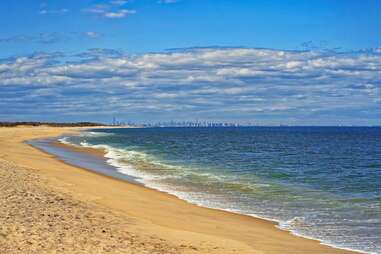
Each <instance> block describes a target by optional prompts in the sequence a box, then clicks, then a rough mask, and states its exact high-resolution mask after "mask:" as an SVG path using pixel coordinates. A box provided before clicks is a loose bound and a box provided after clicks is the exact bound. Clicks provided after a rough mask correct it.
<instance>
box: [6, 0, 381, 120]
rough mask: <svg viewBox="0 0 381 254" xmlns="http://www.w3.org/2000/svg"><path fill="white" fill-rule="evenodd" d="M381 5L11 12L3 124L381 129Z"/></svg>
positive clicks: (321, 1) (87, 0)
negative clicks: (216, 123)
mask: <svg viewBox="0 0 381 254" xmlns="http://www.w3.org/2000/svg"><path fill="white" fill-rule="evenodd" d="M380 13H381V1H379V0H373V1H371V0H305V1H302V0H283V1H280V0H279V1H276V0H273V1H271V0H261V1H257V0H103V1H100V0H99V1H95V0H81V1H79V0H65V1H63V0H50V1H38V0H34V1H31V0H18V1H1V2H0V25H1V26H0V121H24V120H28V121H29V120H34V121H97V122H105V123H107V122H110V121H112V118H113V117H117V119H119V120H120V121H133V122H158V121H169V120H177V121H184V120H188V121H195V120H205V121H228V122H239V123H252V124H258V125H279V124H288V125H381V118H380V115H381V96H380V95H381V91H380V88H381V15H380Z"/></svg>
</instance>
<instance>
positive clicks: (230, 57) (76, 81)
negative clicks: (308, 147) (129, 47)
mask: <svg viewBox="0 0 381 254" xmlns="http://www.w3.org/2000/svg"><path fill="white" fill-rule="evenodd" d="M77 57H78V60H77V61H73V60H72V59H71V61H70V62H65V61H64V58H62V57H61V56H60V55H35V56H30V57H19V58H14V59H4V60H2V61H0V92H1V91H2V90H3V91H5V90H6V89H11V88H12V89H16V90H17V87H22V89H25V87H28V89H30V90H32V91H34V89H45V88H46V89H47V88H49V94H51V93H52V92H54V91H55V93H56V94H57V100H58V102H56V103H60V102H61V104H60V105H61V106H62V107H65V105H64V101H66V100H67V99H68V97H67V96H70V99H71V98H78V100H80V98H83V97H84V98H90V97H91V98H92V97H94V96H95V97H96V98H97V100H100V101H109V100H110V99H111V98H112V100H113V103H112V107H114V108H110V107H111V106H104V105H103V104H102V103H100V105H99V108H98V111H99V113H100V114H101V113H102V112H103V113H105V112H109V111H110V110H119V111H122V112H126V113H133V112H135V110H137V108H139V109H141V108H144V112H145V114H148V113H150V114H156V115H157V114H158V113H160V110H163V111H165V112H171V110H172V112H177V113H178V112H180V111H182V110H183V111H184V112H185V111H186V110H191V111H192V112H193V113H197V114H198V115H200V116H204V117H208V116H211V115H213V114H214V115H216V116H217V115H221V116H229V115H230V114H234V116H237V114H238V115H239V116H240V117H242V118H245V119H247V118H250V117H258V116H266V117H272V116H273V115H274V114H280V112H282V114H283V115H282V116H281V117H288V116H291V115H292V116H293V117H310V118H311V119H313V118H314V117H316V116H317V115H319V114H320V115H321V117H323V116H324V115H327V114H328V115H333V114H336V115H337V118H338V119H339V118H340V116H341V115H340V114H341V112H344V111H345V110H347V108H350V109H351V112H352V114H353V115H356V116H357V117H365V118H366V117H368V116H366V115H361V114H362V113H361V112H369V110H370V109H373V111H374V112H380V110H381V107H380V106H379V105H378V101H379V97H380V95H381V94H380V87H381V75H380V74H381V54H380V53H379V52H377V51H376V50H373V51H366V52H349V53H345V52H344V53H343V52H342V53H334V52H331V53H327V52H313V51H282V50H267V49H250V48H226V49H224V48H201V49H184V50H177V51H170V52H161V53H147V54H142V55H127V54H123V53H121V52H116V51H114V50H106V49H93V50H90V51H88V52H85V53H83V54H79V55H78V56H77ZM20 89H21V88H20ZM20 91H22V90H20ZM20 93H21V92H20ZM0 94H1V93H0ZM3 94H4V93H3ZM25 96H27V95H25ZM0 97H1V95H0ZM21 97H22V95H18V96H17V98H16V97H15V98H14V100H15V101H16V100H17V101H19V100H20V98H21ZM7 100H9V98H7ZM28 100H30V99H28ZM33 100H34V101H33V103H35V104H39V103H42V102H40V101H39V100H38V99H37V97H36V98H34V99H33ZM85 101H86V99H85ZM15 103H16V102H15ZM126 105H128V106H126ZM145 105H146V106H147V107H145ZM180 105H181V107H180ZM86 106H88V105H83V106H81V105H79V106H78V107H79V108H78V110H81V109H80V108H81V107H86ZM365 109H366V110H365ZM68 110H69V109H68ZM70 110H71V108H70ZM224 112H225V113H224ZM230 116H231V115H230ZM277 117H279V115H278V116H277Z"/></svg>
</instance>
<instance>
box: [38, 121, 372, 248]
mask: <svg viewBox="0 0 381 254" xmlns="http://www.w3.org/2000/svg"><path fill="white" fill-rule="evenodd" d="M106 128H107V127H106ZM92 129H94V128H89V129H84V130H81V131H86V130H92ZM49 143H50V145H52V146H57V147H61V148H63V149H67V150H70V151H75V152H77V153H79V154H81V153H84V154H91V155H94V156H97V157H100V158H102V160H104V162H105V163H107V164H108V165H109V166H110V167H112V168H114V169H115V170H117V168H116V167H115V166H113V165H111V164H109V163H108V162H107V157H105V155H106V154H107V150H106V149H105V148H94V147H86V146H79V145H74V144H71V143H64V142H61V141H59V139H57V138H55V139H54V140H53V141H51V142H49ZM38 149H40V148H38ZM40 150H41V151H43V152H45V153H48V152H46V151H44V150H43V149H40ZM48 154H49V153H48ZM54 156H55V157H56V158H57V159H58V160H60V161H62V162H63V163H67V164H69V165H72V166H75V167H80V166H78V165H76V164H75V162H73V163H70V162H66V161H64V160H62V159H60V157H59V155H54ZM80 168H83V167H80ZM83 169H84V170H89V171H90V172H94V173H96V174H99V175H102V176H105V177H111V178H113V179H116V180H118V181H122V182H125V181H127V182H128V183H130V184H136V185H138V186H143V187H144V188H147V189H150V190H153V191H158V192H160V193H163V194H165V195H170V196H172V197H174V198H176V199H180V200H183V201H185V202H187V203H189V204H190V205H196V206H198V207H200V208H207V209H212V210H217V211H223V212H228V213H233V214H236V215H239V216H248V217H251V218H255V219H259V220H263V221H265V222H268V223H271V224H273V225H274V227H275V228H277V229H279V230H281V231H285V232H288V233H290V234H291V235H294V236H296V237H301V238H304V239H308V240H313V241H318V242H319V243H320V244H321V245H325V246H328V247H332V248H335V249H341V250H346V251H351V252H355V253H362V254H368V252H365V251H361V250H356V249H351V248H345V247H340V246H336V245H334V244H329V243H324V242H323V240H321V239H317V238H313V237H309V236H306V235H302V234H299V233H297V232H294V231H292V230H290V229H287V228H282V224H281V223H282V222H281V221H279V220H275V219H271V218H266V217H261V216H258V215H256V214H245V213H241V212H239V211H234V210H228V209H223V208H216V207H211V206H206V205H203V204H198V203H196V202H192V201H191V200H187V199H185V198H181V197H179V196H177V195H176V194H173V193H170V192H167V191H164V190H160V189H157V188H154V187H150V186H147V185H145V184H144V183H142V182H138V181H130V180H125V179H121V178H118V177H117V176H110V175H105V174H103V173H99V172H96V171H94V170H93V169H90V168H83ZM121 174H122V173H121ZM123 175H124V174H123Z"/></svg>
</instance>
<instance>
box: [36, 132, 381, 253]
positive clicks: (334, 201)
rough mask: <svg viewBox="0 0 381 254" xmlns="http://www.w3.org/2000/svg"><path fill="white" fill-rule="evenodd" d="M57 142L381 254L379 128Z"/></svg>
mask: <svg viewBox="0 0 381 254" xmlns="http://www.w3.org/2000/svg"><path fill="white" fill-rule="evenodd" d="M59 140H60V141H61V142H62V143H70V144H74V145H78V146H85V147H94V148H104V149H106V151H107V154H106V158H105V160H104V161H103V162H99V161H95V162H94V161H93V165H94V164H97V165H100V164H101V163H103V164H105V166H104V167H101V168H102V170H103V171H104V172H102V173H106V174H110V175H112V176H114V177H118V178H122V179H124V180H127V181H134V182H137V183H141V184H143V185H145V186H148V187H151V188H155V189H158V190H161V191H164V192H168V193H171V194H173V195H176V196H178V197H179V198H181V199H184V200H187V201H189V202H191V203H195V204H198V205H201V206H206V207H211V208H218V209H223V210H227V211H232V212H237V213H242V214H247V215H252V216H256V217H260V218H265V219H269V220H273V221H277V222H278V223H279V227H280V228H281V229H284V230H289V231H291V232H292V233H294V234H297V235H302V236H305V237H308V238H313V239H318V240H320V241H322V242H323V243H324V244H328V245H332V246H336V247H341V248H347V249H354V250H360V251H363V252H367V253H381V128H378V127H236V128H120V129H94V130H88V131H83V132H82V133H81V134H80V135H78V136H65V137H60V138H59ZM35 145H36V146H39V145H40V147H42V148H43V149H44V148H45V150H49V149H50V151H49V152H53V153H54V152H55V150H54V149H53V148H52V147H50V148H47V147H46V146H42V145H41V143H40V144H38V143H35ZM45 145H46V143H45ZM56 154H58V156H60V153H59V152H57V151H56ZM67 158H69V159H67ZM67 158H66V160H69V162H70V163H73V164H76V163H77V162H76V160H77V161H80V160H78V159H76V156H75V155H74V156H73V155H70V156H67ZM87 160H92V159H91V158H90V159H87ZM94 160H95V159H94ZM98 160H99V159H98ZM82 161H85V160H82ZM86 163H87V162H86ZM90 164H91V163H90ZM90 164H89V165H90ZM89 165H88V167H89V168H92V167H91V165H90V166H89ZM80 166H83V165H80ZM84 167H86V165H85V166H84ZM107 172H108V173H107Z"/></svg>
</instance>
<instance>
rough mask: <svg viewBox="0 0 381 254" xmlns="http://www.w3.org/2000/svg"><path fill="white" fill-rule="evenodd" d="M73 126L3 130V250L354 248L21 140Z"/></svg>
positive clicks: (309, 251)
mask: <svg viewBox="0 0 381 254" xmlns="http://www.w3.org/2000/svg"><path fill="white" fill-rule="evenodd" d="M77 130H78V129H74V128H50V127H21V128H0V253H1V254H2V253H4V254H5V253H7V254H8V253H9V254H11V253H136V254H138V253H168V254H170V253H216V254H217V253H218V254H225V253H237V254H238V253H252V254H255V253H279V254H280V253H282V254H299V253H300V254H302V253H303V254H314V253H316V254H318V253H319V254H322V253H343V254H344V253H354V252H350V251H345V250H340V249H335V248H331V247H328V246H324V245H321V244H320V243H319V242H318V241H314V240H308V239H305V238H301V237H296V236H293V235H291V234H290V233H288V232H286V231H282V230H279V229H277V228H276V227H275V225H274V224H273V223H271V222H268V221H265V220H261V219H256V218H253V217H249V216H244V215H238V214H234V213H229V212H224V211H219V210H214V209H208V208H202V207H199V206H196V205H192V204H189V203H187V202H185V201H182V200H180V199H178V198H176V197H174V196H172V195H168V194H165V193H161V192H158V191H155V190H151V189H148V188H145V187H143V186H139V185H134V184H130V183H126V182H123V181H120V180H116V179H112V178H109V177H105V176H102V175H99V174H96V173H93V172H90V171H87V170H83V169H80V168H77V167H74V166H70V165H67V164H65V163H63V162H61V161H59V160H57V159H56V158H54V156H52V155H49V154H46V153H44V152H41V151H39V150H38V149H35V148H33V147H31V146H29V145H27V144H25V143H24V141H25V140H28V139H33V138H44V137H50V136H58V135H60V134H63V133H65V132H76V131H77Z"/></svg>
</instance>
